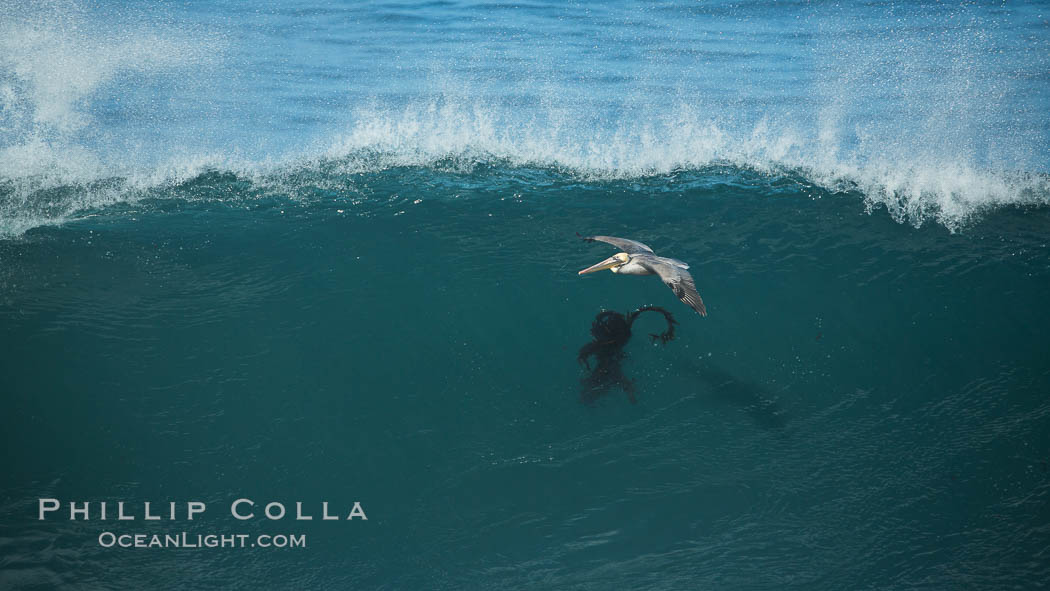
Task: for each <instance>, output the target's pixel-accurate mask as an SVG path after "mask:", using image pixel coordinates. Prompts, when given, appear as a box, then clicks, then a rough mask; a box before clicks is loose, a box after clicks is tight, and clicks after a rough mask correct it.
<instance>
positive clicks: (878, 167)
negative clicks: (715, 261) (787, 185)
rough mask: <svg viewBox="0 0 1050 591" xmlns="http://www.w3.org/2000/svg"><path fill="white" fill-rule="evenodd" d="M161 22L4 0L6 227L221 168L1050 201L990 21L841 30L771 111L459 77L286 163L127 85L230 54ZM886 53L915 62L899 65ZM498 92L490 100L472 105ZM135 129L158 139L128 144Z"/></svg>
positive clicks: (949, 222) (339, 130)
mask: <svg viewBox="0 0 1050 591" xmlns="http://www.w3.org/2000/svg"><path fill="white" fill-rule="evenodd" d="M150 18H158V17H150ZM162 20H163V19H162ZM835 23H837V21H835V22H833V23H832V24H835ZM162 24H163V26H159V25H158V24H157V22H151V21H150V20H149V19H148V18H139V19H138V20H136V19H135V18H131V17H128V18H126V19H124V20H123V21H114V22H108V21H104V20H100V19H99V18H98V17H97V16H93V15H92V14H90V13H89V11H86V10H85V9H83V8H82V7H81V6H80V5H78V4H76V3H74V2H69V1H62V0H52V1H50V2H33V3H29V2H17V1H16V2H12V3H8V4H4V5H3V6H0V237H10V236H17V235H20V234H22V233H24V232H25V231H27V230H28V229H31V228H33V227H36V226H39V225H44V224H56V223H62V222H63V221H65V220H67V219H70V218H72V217H75V216H77V215H78V213H79V212H83V211H85V210H89V209H94V208H99V207H105V206H107V205H110V204H113V203H119V202H124V201H133V200H136V199H140V198H141V197H143V196H144V195H148V194H150V192H151V191H152V190H154V189H156V188H158V187H161V188H162V187H166V186H172V185H176V184H178V183H182V182H184V181H187V180H190V179H193V178H194V177H196V176H198V175H200V174H202V173H204V172H206V171H209V170H224V171H231V172H234V173H236V174H237V175H239V176H241V177H242V178H250V179H252V180H253V181H256V182H259V183H265V184H268V185H269V186H271V187H273V188H275V190H278V191H280V190H284V191H288V192H292V193H294V192H295V190H296V189H295V187H294V184H295V182H297V181H296V179H298V178H299V177H300V176H301V175H300V173H301V172H302V171H304V170H307V171H321V170H322V169H323V170H325V171H327V170H333V169H335V170H338V171H341V172H359V171H365V170H373V171H374V170H382V169H389V168H392V167H398V166H424V167H425V166H440V167H445V168H447V167H449V166H459V167H461V168H463V169H464V170H471V169H473V168H475V167H476V166H477V165H478V164H481V163H484V162H500V163H504V164H509V165H511V166H522V167H530V166H532V167H542V168H548V169H554V170H557V171H559V172H560V173H563V174H568V175H573V176H577V177H580V178H583V179H587V180H593V181H601V180H603V179H624V178H637V177H644V176H652V175H663V174H667V173H669V172H672V171H677V170H682V169H704V168H707V167H710V166H731V167H736V168H740V169H746V170H751V171H758V172H760V173H768V174H771V175H779V174H785V173H786V174H791V175H795V176H798V177H802V178H804V179H806V181H808V182H809V183H811V184H812V185H814V186H816V187H820V188H823V189H827V190H831V191H842V192H844V193H848V194H850V195H853V196H856V195H860V196H862V199H863V200H864V201H865V202H866V204H867V205H868V207H869V208H872V209H878V208H882V207H885V209H886V210H888V211H889V213H890V214H891V215H892V216H893V217H894V218H895V219H897V220H899V221H906V222H910V223H913V224H916V225H918V224H921V223H923V222H925V221H927V220H937V221H939V222H940V223H942V224H944V225H945V226H946V227H948V228H949V229H953V230H954V229H957V228H959V227H961V226H962V225H964V224H965V223H967V222H968V221H969V220H971V219H973V218H974V217H975V216H977V215H979V214H981V213H982V212H984V211H986V210H989V209H993V208H996V207H1002V206H1015V205H1030V204H1034V205H1048V204H1050V182H1048V180H1047V179H1048V177H1047V174H1046V172H1047V171H1046V170H1044V169H1043V168H1041V167H1045V158H1044V157H1042V156H1038V154H1039V153H1042V152H1043V151H1044V150H1043V147H1044V146H1042V142H1043V141H1044V136H1042V135H1039V133H1038V132H1032V133H1030V134H1028V135H1025V133H1020V132H1019V133H1014V134H1012V135H1009V136H1008V137H1004V138H1003V139H1002V140H995V139H994V138H996V137H997V133H998V132H999V130H998V129H997V128H996V127H995V124H994V121H996V120H999V121H1001V120H1003V117H1002V115H1003V113H1004V112H1006V111H1003V108H1002V105H1001V102H1002V101H1003V100H1004V99H1003V98H1002V97H1003V96H1006V95H1007V94H1008V91H1009V88H1007V87H1006V86H1005V83H1003V82H1002V80H1003V77H1002V76H998V75H997V74H995V73H994V72H989V71H988V68H987V67H986V66H983V65H982V64H983V63H984V62H982V61H981V59H980V58H981V56H984V55H985V54H986V53H987V50H988V49H989V47H990V45H991V43H990V41H988V39H987V35H985V33H983V32H982V31H981V30H980V27H979V26H977V25H974V26H972V27H971V28H973V29H974V31H970V32H969V33H967V30H963V31H962V32H963V33H966V34H957V35H955V37H952V34H953V33H957V32H958V31H959V29H957V28H956V29H951V28H946V29H945V30H944V31H942V32H941V33H938V35H940V37H939V38H938V39H936V40H935V41H936V42H935V43H932V44H931V43H930V42H928V40H925V39H924V38H920V37H916V36H917V35H918V36H921V35H925V34H926V33H924V32H921V31H920V32H918V33H902V34H901V35H898V38H897V39H895V40H894V41H895V42H894V43H882V44H881V45H880V44H879V43H877V42H872V43H869V44H868V45H863V44H858V43H857V42H856V40H853V39H850V38H848V36H841V35H840V36H836V35H829V36H828V37H829V38H836V39H842V41H841V42H840V45H838V46H834V47H831V48H825V49H829V50H828V51H823V52H821V53H820V55H821V59H823V60H825V61H826V63H821V64H819V67H818V68H816V69H817V71H819V72H821V77H820V79H819V80H818V82H817V84H815V86H814V88H813V89H812V92H813V96H812V100H810V101H807V103H806V104H804V105H802V106H801V107H783V108H777V109H775V110H770V112H768V113H765V114H762V113H758V114H756V113H753V112H751V113H744V114H741V113H739V112H737V111H739V110H740V109H741V107H740V105H739V104H737V105H735V106H734V105H728V106H722V107H719V106H718V105H712V102H713V100H712V99H710V98H707V97H703V96H695V95H693V96H690V97H688V98H685V97H683V96H682V95H676V96H675V97H673V98H672V97H668V102H666V103H661V102H660V101H659V100H654V101H649V102H645V101H639V102H638V103H637V105H634V106H633V107H632V108H630V109H627V110H626V113H627V114H623V115H617V116H616V117H618V118H610V117H612V116H610V115H608V113H607V112H605V113H604V114H603V112H602V111H601V110H600V109H596V108H594V106H593V104H592V103H589V102H587V100H584V99H579V97H577V99H573V100H569V99H564V100H563V99H562V97H560V96H559V95H558V94H557V93H558V90H557V88H558V87H557V85H556V84H553V83H552V84H551V85H550V86H551V88H550V89H549V90H547V91H545V92H546V94H544V95H543V96H541V97H540V99H541V100H539V101H538V102H536V103H535V104H533V105H532V106H530V107H528V108H522V107H520V106H514V105H511V104H507V103H504V102H501V101H500V99H499V98H492V97H493V95H492V93H488V94H486V93H482V92H480V91H479V92H475V89H473V88H472V87H471V85H472V82H473V81H472V80H461V79H457V78H456V77H455V75H454V74H449V76H451V79H450V80H445V81H444V83H443V87H439V88H437V89H431V90H436V92H430V93H429V94H426V95H425V96H424V94H423V93H422V92H420V93H419V94H418V95H417V96H416V98H414V99H413V98H410V99H408V100H407V104H405V101H400V102H398V103H397V105H396V106H394V105H393V104H392V103H390V104H384V101H383V99H379V98H377V99H374V100H372V101H370V102H367V101H366V102H361V104H358V105H355V106H351V107H350V109H349V110H350V112H349V113H348V114H346V120H347V121H348V123H329V124H326V125H327V126H326V127H324V128H323V129H320V130H318V129H311V130H310V133H311V135H312V137H313V138H314V139H313V141H312V142H309V143H307V142H305V141H304V142H301V143H300V144H299V145H287V144H281V154H282V155H280V156H275V155H273V154H270V153H267V152H265V150H264V151H263V153H262V154H258V153H255V154H249V153H245V154H242V153H241V150H240V145H239V144H236V143H233V144H231V145H220V146H218V147H216V146H215V145H206V144H205V143H203V142H202V143H200V144H199V145H198V144H197V143H194V142H193V141H192V139H193V134H194V133H195V132H198V131H200V132H203V131H205V130H208V129H210V128H213V127H222V126H223V125H226V124H227V121H226V119H224V118H222V117H218V116H215V115H214V113H213V114H212V115H211V116H205V115H204V114H203V113H204V111H205V109H204V108H203V107H202V109H201V112H202V115H201V116H200V117H199V121H197V119H198V118H197V117H193V116H192V115H193V114H194V113H192V112H191V117H189V119H190V121H191V123H189V124H188V125H190V127H189V128H188V129H189V135H187V133H186V128H183V132H182V135H177V134H175V132H173V131H171V129H170V127H169V126H168V123H169V122H167V121H165V120H163V119H162V118H160V119H158V118H157V115H156V113H157V111H155V110H153V109H154V105H153V102H158V103H163V102H165V101H167V100H169V97H167V96H163V95H161V96H152V95H148V96H146V97H145V98H143V97H142V96H140V95H136V94H135V93H134V92H124V88H123V86H122V85H124V86H128V87H131V88H132V89H134V88H137V87H138V86H139V85H140V84H141V83H143V82H144V81H147V82H148V81H150V80H153V79H155V78H157V77H168V78H172V79H174V80H175V81H176V82H178V86H179V87H180V88H181V87H183V86H184V85H185V80H184V78H186V77H187V76H186V75H187V74H190V73H196V72H197V71H198V70H200V69H201V68H202V67H206V66H209V65H210V66H214V65H215V64H216V63H218V62H219V61H221V56H218V57H217V54H219V53H221V52H220V49H221V48H222V46H223V43H224V42H223V41H222V39H221V38H219V37H218V36H216V35H213V34H209V33H207V32H204V31H201V30H199V29H196V28H193V27H187V26H186V25H184V24H179V23H167V22H165V23H162ZM978 24H979V23H978ZM975 31H976V32H975ZM908 35H911V37H908ZM955 38H958V39H961V40H955ZM946 46H947V47H948V49H950V50H951V51H950V52H948V53H950V54H951V55H952V56H955V57H952V58H951V59H950V60H949V61H948V63H947V65H944V67H943V68H941V69H940V70H937V71H936V72H937V73H936V74H934V75H931V74H930V73H929V71H927V70H926V69H924V68H919V67H911V66H914V65H916V64H920V65H921V64H929V63H933V62H935V61H937V60H940V61H941V62H943V61H944V59H943V56H942V55H941V53H938V52H942V53H943V51H944V48H945V47H946ZM900 48H904V49H903V50H902V49H900ZM1040 59H1044V60H1045V59H1046V58H1045V57H1044V58H1040ZM887 63H903V64H904V65H905V66H907V67H904V68H903V69H902V73H900V74H899V75H898V74H893V76H892V77H889V75H888V74H887V70H886V68H887V66H886V64H887ZM239 65H241V66H243V64H239ZM997 76H998V77H997ZM986 80H994V81H997V82H995V83H985V82H983V81H986ZM982 85H983V86H982ZM872 87H875V89H876V90H875V91H874V92H877V93H882V94H885V95H886V96H887V97H888V98H878V99H874V104H876V105H889V106H890V107H892V108H893V109H897V110H898V111H900V113H902V114H899V115H897V116H895V117H889V118H883V119H876V120H870V121H865V120H859V119H858V117H857V113H858V112H862V113H865V114H866V113H867V111H865V109H863V108H862V109H856V108H854V106H855V103H856V102H857V101H861V100H868V101H871V100H872V99H871V97H868V98H867V99H861V98H859V97H860V96H861V95H863V93H864V92H873V91H872V90H871V88H872ZM626 90H627V91H629V90H630V89H626ZM628 94H630V92H628ZM686 94H688V93H686ZM483 95H484V96H488V97H489V98H487V99H476V100H475V99H472V98H471V97H472V96H483ZM265 96H266V98H268V99H274V96H273V95H265ZM880 96H881V95H880ZM183 98H184V99H185V98H186V97H183ZM189 98H190V99H192V98H194V97H192V96H190V97H189ZM255 98H256V99H258V98H259V97H255ZM135 99H137V100H140V101H142V100H145V101H148V102H149V104H145V105H138V107H139V111H136V110H135V109H129V110H128V113H131V115H127V116H129V117H130V116H137V117H140V119H141V120H135V121H131V122H130V123H126V122H125V123H122V124H121V125H123V126H122V127H121V126H117V127H111V126H108V125H107V124H106V122H104V121H100V120H99V115H98V110H97V109H95V108H94V107H96V106H97V105H98V103H100V102H102V101H113V102H121V101H124V102H126V101H129V100H135ZM154 99H155V101H154ZM880 101H881V102H880ZM184 102H187V103H191V104H192V101H184ZM509 102H510V101H508V103H509ZM627 102H628V103H629V102H630V101H627ZM625 104H626V103H625ZM365 105H367V106H365ZM700 105H703V107H701V106H700ZM865 105H867V103H865ZM274 108H275V109H276V107H274ZM140 111H141V113H140ZM275 112H276V111H275ZM226 115H227V114H226V113H223V117H225V116H226ZM239 121H240V123H238V122H236V121H235V122H234V123H230V125H231V126H233V127H236V126H237V125H241V126H243V125H244V121H245V119H241V120H239ZM248 121H250V122H252V123H253V124H255V123H256V121H257V120H255V119H248ZM193 125H196V127H193ZM144 129H145V130H146V131H148V132H149V133H143V132H142V130H144ZM127 130H132V131H134V132H136V133H141V134H142V135H143V137H145V138H146V139H142V138H140V137H138V136H135V135H134V134H132V136H133V137H128V138H123V137H119V136H120V134H121V133H123V132H125V131H127ZM266 133H267V132H266V130H265V129H261V130H259V135H265V134H266ZM220 135H221V134H220ZM114 136H117V137H114ZM239 137H242V138H243V137H244V134H241V135H240V136H239ZM186 138H189V139H190V140H191V141H184V140H186ZM278 143H279V142H278ZM1033 154H1036V156H1035V157H1033ZM307 176H310V177H311V179H313V180H311V181H310V182H320V181H317V180H316V179H317V176H318V175H307ZM331 182H333V183H336V184H338V182H339V181H338V180H334V181H331ZM336 188H337V187H336Z"/></svg>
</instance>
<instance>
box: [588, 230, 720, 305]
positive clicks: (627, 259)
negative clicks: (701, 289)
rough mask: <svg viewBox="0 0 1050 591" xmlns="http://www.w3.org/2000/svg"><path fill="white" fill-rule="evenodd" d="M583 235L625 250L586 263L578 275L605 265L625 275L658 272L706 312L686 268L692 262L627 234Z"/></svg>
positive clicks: (677, 292) (688, 301) (687, 300)
mask: <svg viewBox="0 0 1050 591" xmlns="http://www.w3.org/2000/svg"><path fill="white" fill-rule="evenodd" d="M583 239H584V240H586V241H587V242H596V241H597V242H604V243H606V244H611V245H613V246H615V247H616V248H619V249H620V250H622V251H623V252H618V253H616V254H614V255H612V256H611V257H609V258H607V259H605V260H604V261H602V262H600V263H598V264H597V265H592V266H590V267H587V268H586V269H584V270H582V271H580V272H579V273H578V275H583V274H584V273H594V272H595V271H602V270H604V269H609V270H610V271H612V272H613V273H623V274H624V275H659V276H660V279H661V280H663V282H664V284H665V285H666V286H667V287H670V288H671V291H673V292H674V294H675V295H676V296H678V299H680V300H682V301H683V302H685V303H686V304H688V305H689V307H690V308H692V309H694V310H696V311H697V312H698V313H699V314H700V315H701V316H707V308H705V307H704V300H702V299H700V294H699V293H697V291H696V284H695V283H693V276H692V275H690V274H689V271H686V269H688V268H689V265H687V264H685V263H683V262H682V261H680V260H678V259H670V258H667V257H660V256H656V254H655V253H653V249H651V248H649V247H648V246H646V245H644V244H642V243H641V242H638V241H635V240H629V239H627V238H614V237H612V236H587V237H584V238H583Z"/></svg>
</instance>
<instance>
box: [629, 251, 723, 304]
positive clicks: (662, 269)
mask: <svg viewBox="0 0 1050 591" xmlns="http://www.w3.org/2000/svg"><path fill="white" fill-rule="evenodd" d="M631 258H632V260H637V261H638V262H639V263H641V264H642V265H644V266H645V267H646V268H647V269H649V270H650V271H652V272H653V273H656V274H657V275H659V276H660V279H662V280H663V282H664V284H665V285H666V286H667V287H670V288H671V291H673V292H674V295H676V296H678V299H680V300H682V301H683V302H685V303H686V304H688V305H689V307H690V308H692V309H694V310H696V311H697V312H698V313H699V314H700V315H701V316H707V308H706V307H705V306H704V300H702V299H700V293H699V292H698V291H696V283H694V282H693V276H692V275H690V274H689V271H686V270H685V268H683V267H682V265H683V264H684V263H682V262H681V261H677V260H675V259H666V258H664V257H658V256H652V255H648V256H646V255H634V256H633V257H631Z"/></svg>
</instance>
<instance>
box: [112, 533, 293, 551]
mask: <svg viewBox="0 0 1050 591" xmlns="http://www.w3.org/2000/svg"><path fill="white" fill-rule="evenodd" d="M98 544H99V546H102V547H103V548H190V549H196V548H305V547H306V534H273V535H270V534H260V535H250V534H190V533H187V532H181V533H178V534H116V533H113V532H108V531H104V532H102V533H101V534H99V536H98Z"/></svg>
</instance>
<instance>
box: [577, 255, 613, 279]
mask: <svg viewBox="0 0 1050 591" xmlns="http://www.w3.org/2000/svg"><path fill="white" fill-rule="evenodd" d="M622 264H623V261H621V260H620V259H618V258H616V257H615V256H611V257H609V258H607V259H605V260H604V261H602V262H600V263H598V264H597V265H592V266H590V267H587V268H586V269H584V270H582V271H580V272H579V273H577V275H583V274H584V273H594V272H595V271H604V270H605V269H612V268H613V267H618V266H620V265H622Z"/></svg>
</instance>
